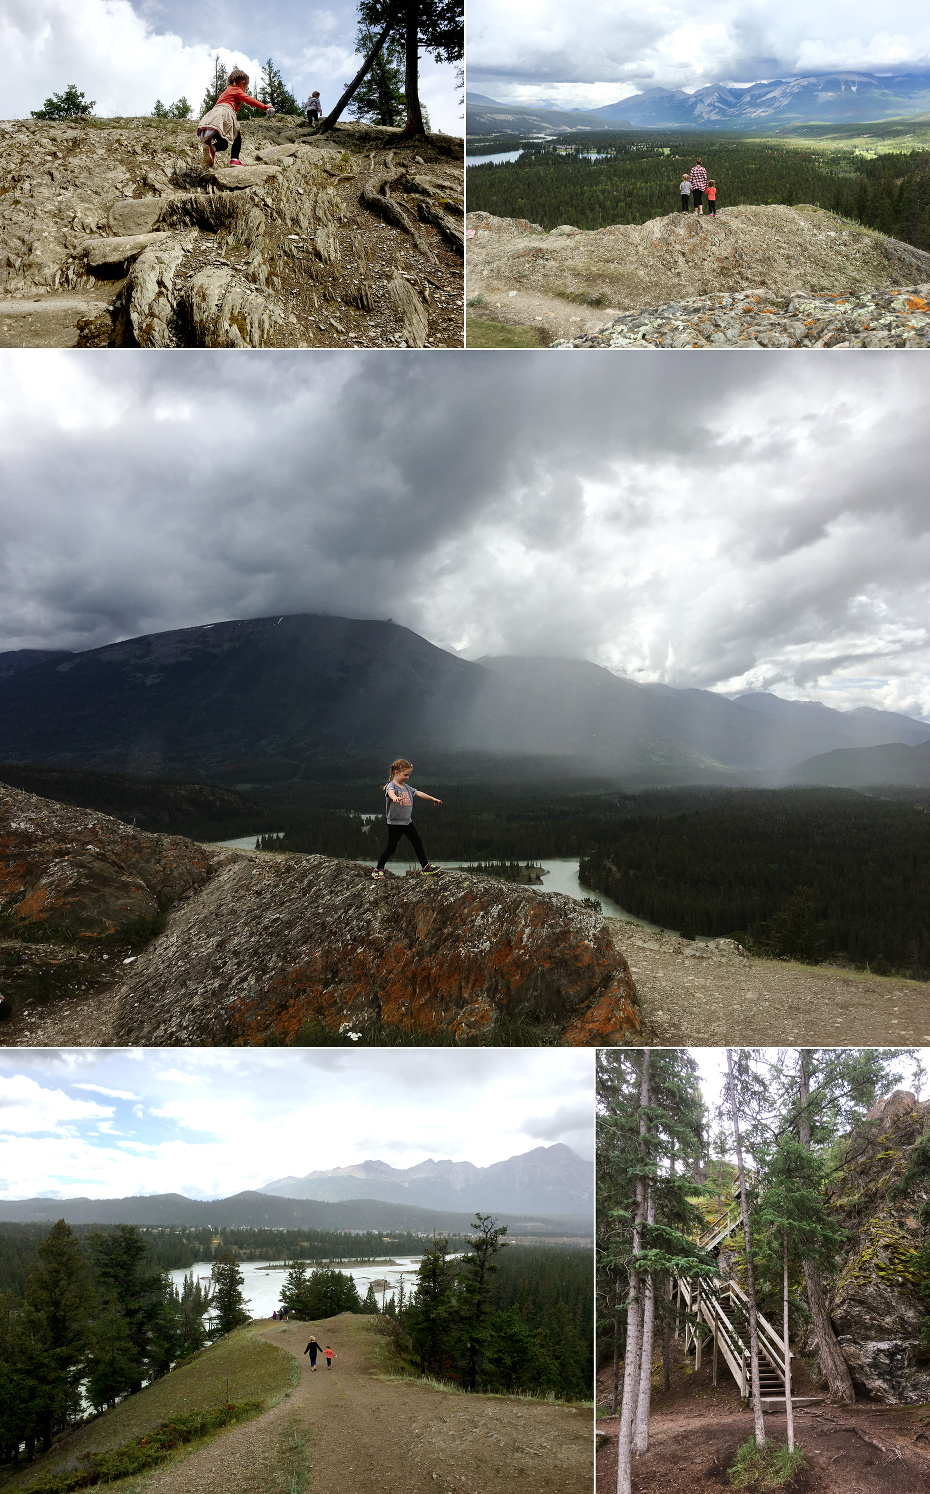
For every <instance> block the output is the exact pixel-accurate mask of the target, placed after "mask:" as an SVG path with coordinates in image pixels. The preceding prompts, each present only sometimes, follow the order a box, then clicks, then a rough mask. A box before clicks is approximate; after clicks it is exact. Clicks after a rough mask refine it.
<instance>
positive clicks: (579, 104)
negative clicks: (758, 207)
mask: <svg viewBox="0 0 930 1494" xmlns="http://www.w3.org/2000/svg"><path fill="white" fill-rule="evenodd" d="M466 56H467V76H468V88H469V92H476V93H483V94H486V95H487V96H489V97H490V98H494V99H498V100H500V101H501V102H502V103H512V104H521V103H522V104H542V103H544V102H547V103H552V104H555V105H556V106H558V107H561V108H597V107H598V106H599V105H601V104H612V103H614V102H615V101H616V100H618V99H622V98H626V97H628V96H629V95H631V94H634V93H642V92H643V91H644V90H645V89H647V88H683V89H685V91H686V92H688V93H693V92H694V91H695V89H697V88H703V87H705V86H706V85H707V84H710V83H731V84H740V83H742V84H746V83H754V82H757V81H760V80H762V79H767V78H785V77H791V76H793V75H795V74H802V75H803V74H810V73H820V72H845V71H855V72H904V71H918V70H921V69H924V68H927V67H928V66H930V12H928V10H927V7H926V6H925V5H922V4H920V3H919V0H889V3H888V4H886V5H883V6H882V7H881V14H880V15H879V14H878V12H877V11H876V10H875V9H874V6H872V5H871V4H869V3H868V0H818V3H817V4H816V5H810V4H807V3H806V0H778V3H777V4H776V3H775V0H767V3H766V0H654V3H647V4H640V3H634V0H579V3H577V4H575V5H572V6H571V7H568V8H566V6H565V5H564V4H561V3H560V0H468V17H467V31H466Z"/></svg>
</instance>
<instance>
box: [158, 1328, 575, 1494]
mask: <svg viewBox="0 0 930 1494" xmlns="http://www.w3.org/2000/svg"><path fill="white" fill-rule="evenodd" d="M311 1333H312V1334H313V1335H314V1336H315V1337H316V1338H317V1339H318V1340H319V1342H320V1343H321V1344H324V1345H325V1344H327V1343H329V1344H331V1345H332V1347H333V1349H334V1350H335V1354H336V1358H335V1359H334V1362H333V1367H332V1369H331V1370H328V1369H327V1368H326V1360H325V1358H324V1357H323V1356H322V1355H321V1356H320V1358H319V1359H318V1360H317V1368H316V1372H315V1373H311V1371H310V1361H309V1359H307V1358H304V1357H303V1351H304V1349H305V1347H306V1343H307V1339H308V1338H309V1336H310V1334H311ZM376 1334H377V1324H376V1322H375V1321H374V1320H373V1319H371V1318H364V1317H359V1316H358V1315H357V1314H352V1313H342V1314H340V1315H339V1316H338V1317H336V1318H329V1319H327V1321H325V1322H323V1323H290V1324H286V1325H275V1324H271V1325H269V1327H268V1328H266V1329H264V1330H262V1331H261V1333H260V1337H262V1338H264V1339H266V1340H267V1342H268V1343H271V1344H275V1345H277V1346H279V1347H281V1348H285V1349H288V1350H290V1352H291V1353H293V1354H294V1355H295V1356H296V1357H297V1358H299V1360H300V1364H301V1371H300V1382H299V1384H298V1385H297V1386H296V1387H295V1389H294V1390H293V1391H292V1392H291V1393H290V1395H289V1396H288V1397H287V1398H286V1399H285V1400H283V1401H281V1402H280V1404H279V1405H277V1406H275V1407H274V1408H273V1409H272V1410H271V1411H267V1412H266V1413H265V1414H264V1415H263V1416H260V1417H259V1418H258V1419H257V1420H256V1421H252V1422H249V1423H247V1424H246V1425H244V1426H241V1427H236V1428H234V1429H233V1430H232V1431H230V1432H226V1433H224V1434H223V1436H222V1437H220V1438H218V1439H217V1440H216V1441H214V1442H211V1443H209V1444H208V1445H207V1446H205V1447H203V1448H201V1449H200V1450H199V1451H198V1452H195V1453H193V1454H192V1455H191V1456H190V1457H189V1458H185V1459H184V1460H183V1461H182V1462H180V1463H176V1464H174V1465H173V1466H172V1467H171V1468H168V1469H166V1470H164V1471H163V1472H161V1473H157V1474H156V1475H155V1477H154V1478H153V1479H152V1480H151V1482H150V1483H149V1484H148V1485H147V1490H149V1491H151V1494H277V1491H279V1490H280V1491H281V1494H290V1491H291V1489H292V1488H294V1487H299V1488H304V1487H306V1488H309V1489H310V1490H313V1491H319V1494H324V1491H325V1494H386V1491H388V1490H403V1491H404V1494H427V1491H428V1494H509V1491H511V1490H514V1489H515V1490H517V1491H519V1490H521V1489H525V1490H526V1491H527V1494H530V1491H533V1494H535V1491H537V1490H540V1491H543V1494H546V1491H551V1494H556V1491H558V1494H589V1490H590V1488H591V1480H592V1473H593V1439H592V1435H591V1427H592V1422H591V1416H590V1414H589V1413H588V1412H587V1411H583V1410H573V1409H572V1408H571V1407H568V1406H556V1405H552V1404H547V1403H545V1402H533V1401H518V1400H505V1399H500V1398H497V1397H493V1396H463V1395H459V1394H456V1393H455V1392H443V1391H437V1390H433V1389H432V1388H430V1387H429V1386H427V1385H420V1384H417V1383H416V1382H415V1381H396V1382H392V1381H389V1380H384V1379H380V1378H379V1377H378V1372H377V1367H376V1356H377V1347H376V1346H377V1343H378V1339H377V1337H376ZM304 1439H305V1441H304V1446H305V1452H306V1455H307V1456H308V1458H309V1464H310V1479H309V1484H306V1485H305V1484H304V1483H303V1482H302V1481H301V1480H300V1478H297V1479H296V1480H295V1467H294V1459H295V1449H296V1448H298V1447H299V1445H300V1443H301V1441H302V1440H304Z"/></svg>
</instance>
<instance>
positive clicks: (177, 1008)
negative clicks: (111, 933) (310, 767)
mask: <svg viewBox="0 0 930 1494" xmlns="http://www.w3.org/2000/svg"><path fill="white" fill-rule="evenodd" d="M119 998H120V1000H119V1013H120V1014H119V1018H118V1021H117V1040H118V1041H120V1042H127V1043H143V1044H152V1045H155V1044H159V1045H174V1044H191V1045H200V1044H242V1043H261V1042H266V1041H273V1042H281V1041H289V1040H292V1039H294V1038H295V1037H297V1035H298V1034H299V1033H300V1031H301V1029H302V1028H303V1027H304V1026H305V1024H308V1023H309V1024H311V1025H312V1024H317V1023H322V1024H323V1026H324V1027H325V1028H326V1029H328V1030H329V1031H331V1032H339V1031H345V1030H347V1029H351V1030H353V1031H361V1030H363V1029H367V1030H371V1029H380V1028H384V1029H394V1030H400V1031H402V1032H405V1033H407V1034H410V1035H412V1036H422V1037H423V1038H427V1039H431V1040H435V1039H443V1038H446V1039H450V1040H453V1041H456V1042H462V1043H474V1042H477V1043H486V1042H488V1041H491V1040H492V1039H493V1036H494V1034H495V1030H496V1029H497V1027H498V1026H499V1024H500V1023H501V1022H502V1020H507V1021H509V1022H510V1023H511V1024H517V1028H518V1029H519V1025H520V1024H526V1025H527V1027H532V1028H534V1029H537V1030H538V1029H539V1028H545V1029H548V1030H549V1033H550V1035H551V1038H552V1041H554V1042H557V1043H561V1044H570V1045H575V1044H595V1043H618V1042H623V1041H625V1040H630V1039H634V1040H635V1038H636V1037H637V1035H638V1032H639V1013H638V1009H637V1005H636V994H635V987H634V985H633V979H632V976H631V975H630V971H629V968H628V966H627V964H626V961H625V960H624V959H623V957H622V955H620V954H619V953H618V951H617V950H616V949H615V948H614V945H613V942H612V940H611V937H610V933H609V931H608V928H607V925H606V923H605V921H604V920H603V918H601V917H600V916H599V915H598V914H596V913H592V912H589V911H588V910H586V909H584V908H582V907H581V906H580V905H579V904H578V903H577V902H574V901H573V900H572V899H571V898H567V897H562V896H560V895H558V894H545V893H537V892H535V891H533V890H531V889H529V888H526V887H518V886H514V885H512V884H501V883H496V882H491V881H489V880H487V879H484V878H480V879H479V878H476V877H470V876H468V875H465V874H462V873H455V872H446V873H445V874H444V875H443V876H442V877H438V878H432V879H427V878H425V877H421V876H419V875H415V876H409V877H393V876H388V877H386V878H385V880H384V881H383V882H380V883H379V882H375V881H373V880H372V878H371V871H370V868H369V867H366V866H361V865H358V864H356V863H353V862H346V861H334V860H329V859H328V858H326V857H323V856H307V857H256V856H249V855H235V854H230V855H229V857H228V859H227V862H226V865H225V866H222V867H220V868H219V869H218V870H217V873H216V875H215V876H214V878H213V879H212V880H211V882H210V883H209V885H208V886H207V887H206V888H205V889H204V890H203V891H202V892H201V893H200V894H199V896H198V897H197V898H196V900H195V901H193V902H192V903H190V904H188V905H187V906H186V907H184V908H181V909H179V910H178V911H177V913H176V914H175V915H174V916H173V918H172V920H171V923H170V925H169V928H168V930H167V932H166V933H165V934H164V935H162V936H161V938H159V939H158V940H157V942H155V943H154V944H152V945H150V946H149V948H148V949H147V950H146V951H145V953H144V954H143V955H142V956H141V957H140V959H139V960H138V961H137V962H136V964H135V965H134V966H133V967H132V971H131V973H130V974H128V975H127V976H126V977H125V979H124V981H123V983H122V985H121V987H120V992H119ZM513 1030H514V1028H513V1027H511V1031H513Z"/></svg>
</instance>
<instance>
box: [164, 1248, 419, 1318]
mask: <svg viewBox="0 0 930 1494" xmlns="http://www.w3.org/2000/svg"><path fill="white" fill-rule="evenodd" d="M321 1264H322V1262H320V1261H307V1262H306V1266H307V1270H308V1272H310V1271H312V1270H313V1268H314V1266H315V1265H317V1266H318V1265H321ZM419 1265H420V1257H419V1256H414V1257H412V1258H409V1257H404V1256H391V1257H390V1258H389V1259H388V1260H386V1261H377V1262H374V1261H363V1262H362V1264H361V1265H357V1266H355V1265H337V1266H336V1269H337V1271H344V1272H345V1273H346V1275H347V1276H351V1277H353V1278H354V1280H355V1285H356V1286H357V1287H358V1294H359V1296H360V1297H364V1296H365V1294H366V1292H367V1291H368V1287H369V1284H370V1283H371V1282H372V1281H387V1282H388V1283H389V1290H388V1293H387V1295H388V1297H390V1295H391V1291H392V1290H393V1291H396V1290H397V1288H398V1286H399V1285H400V1281H401V1278H403V1281H404V1287H405V1289H406V1290H407V1291H408V1292H410V1291H411V1290H412V1289H413V1287H414V1285H415V1283H416V1279H417V1271H418V1269H419ZM239 1270H240V1271H241V1272H242V1275H243V1277H244V1282H245V1284H244V1286H243V1288H242V1295H243V1296H244V1297H245V1299H246V1311H247V1312H248V1313H249V1315H250V1317H253V1318H270V1317H271V1314H272V1313H273V1312H275V1311H276V1310H277V1309H278V1308H279V1307H280V1306H281V1296H280V1293H281V1288H282V1287H283V1285H284V1282H285V1279H286V1277H287V1267H286V1266H282V1265H281V1263H280V1262H269V1261H242V1262H241V1263H240V1266H239ZM191 1273H193V1275H194V1279H195V1281H196V1280H197V1278H198V1277H206V1281H204V1282H202V1283H201V1285H203V1286H207V1285H209V1281H210V1262H209V1261H198V1262H197V1264H196V1265H195V1266H188V1267H186V1269H184V1270H176V1271H169V1272H168V1275H169V1276H170V1277H171V1280H172V1281H173V1282H174V1284H175V1286H176V1287H177V1289H178V1291H180V1290H181V1287H182V1286H183V1283H184V1278H185V1276H188V1275H190V1274H191Z"/></svg>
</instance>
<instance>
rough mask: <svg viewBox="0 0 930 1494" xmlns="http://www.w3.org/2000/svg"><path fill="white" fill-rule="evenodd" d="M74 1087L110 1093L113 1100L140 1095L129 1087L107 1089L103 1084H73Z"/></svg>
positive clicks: (135, 1097)
mask: <svg viewBox="0 0 930 1494" xmlns="http://www.w3.org/2000/svg"><path fill="white" fill-rule="evenodd" d="M71 1088H72V1089H86V1090H89V1091H91V1093H93V1094H95V1095H108V1096H109V1097H110V1099H111V1100H138V1098H139V1096H138V1095H134V1094H132V1093H131V1092H130V1091H129V1090H128V1089H106V1088H105V1087H104V1086H103V1085H102V1084H72V1086H71Z"/></svg>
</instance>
